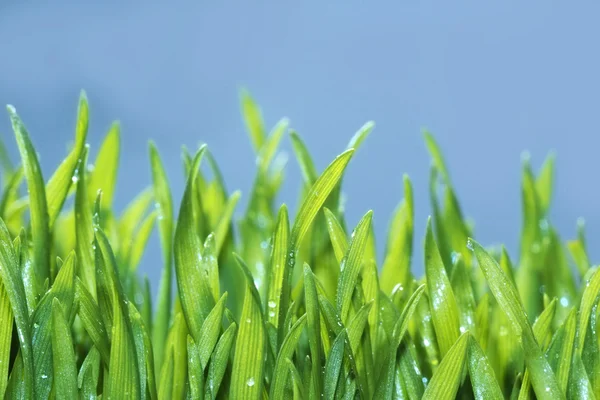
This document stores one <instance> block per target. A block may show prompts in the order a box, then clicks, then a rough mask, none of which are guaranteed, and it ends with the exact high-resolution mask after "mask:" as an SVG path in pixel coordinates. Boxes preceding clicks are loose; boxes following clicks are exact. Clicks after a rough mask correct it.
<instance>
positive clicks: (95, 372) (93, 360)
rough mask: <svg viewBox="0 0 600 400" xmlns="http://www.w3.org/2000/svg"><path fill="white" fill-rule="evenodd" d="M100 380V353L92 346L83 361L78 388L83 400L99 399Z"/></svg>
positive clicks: (78, 378)
mask: <svg viewBox="0 0 600 400" xmlns="http://www.w3.org/2000/svg"><path fill="white" fill-rule="evenodd" d="M99 378H100V353H99V352H98V349H96V348H95V347H93V346H92V348H91V349H90V351H89V352H88V354H87V356H86V357H85V359H84V360H83V364H82V365H81V369H80V370H79V375H78V377H77V386H78V387H79V393H80V398H81V399H87V400H96V399H97V398H98V389H97V388H98V380H99Z"/></svg>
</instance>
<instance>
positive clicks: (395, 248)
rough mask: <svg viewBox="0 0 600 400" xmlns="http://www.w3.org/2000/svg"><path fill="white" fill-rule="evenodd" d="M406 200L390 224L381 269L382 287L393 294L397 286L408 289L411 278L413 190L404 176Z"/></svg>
mask: <svg viewBox="0 0 600 400" xmlns="http://www.w3.org/2000/svg"><path fill="white" fill-rule="evenodd" d="M403 179H404V200H402V202H401V203H400V206H399V207H398V209H397V211H396V213H395V215H394V218H393V220H392V223H391V224H390V229H389V237H388V244H387V249H386V255H385V259H384V261H383V267H382V269H381V279H380V281H381V287H382V289H383V291H384V292H385V293H391V292H392V290H393V289H394V287H396V285H398V284H400V285H402V287H406V286H407V285H408V283H409V279H410V276H411V273H410V262H411V256H412V242H413V229H414V205H413V189H412V184H411V182H410V179H409V178H408V176H407V175H404V177H403Z"/></svg>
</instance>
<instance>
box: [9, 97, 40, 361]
mask: <svg viewBox="0 0 600 400" xmlns="http://www.w3.org/2000/svg"><path fill="white" fill-rule="evenodd" d="M7 109H8V113H9V115H10V120H11V123H12V127H13V130H14V132H15V136H16V138H17V144H18V147H19V152H20V153H21V160H22V163H23V169H24V171H25V178H26V180H27V187H28V189H29V212H30V214H31V215H30V218H31V235H32V236H33V237H35V238H36V240H35V241H34V242H33V251H34V256H33V265H34V268H35V271H36V275H37V278H38V281H39V282H43V281H44V280H45V279H46V278H49V276H50V265H49V262H50V230H49V217H48V204H47V202H46V188H45V185H44V178H43V176H42V171H41V168H40V163H39V161H38V157H37V155H36V152H35V149H34V147H33V144H32V143H31V139H30V138H29V134H28V133H27V129H26V128H25V125H23V122H22V121H21V118H19V116H18V115H17V111H16V110H15V108H14V107H13V106H8V107H7ZM25 363H26V362H25Z"/></svg>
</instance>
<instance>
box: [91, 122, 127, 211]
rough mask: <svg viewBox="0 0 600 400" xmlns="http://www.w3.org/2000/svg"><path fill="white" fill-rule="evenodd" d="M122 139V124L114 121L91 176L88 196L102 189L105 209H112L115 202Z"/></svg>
mask: <svg viewBox="0 0 600 400" xmlns="http://www.w3.org/2000/svg"><path fill="white" fill-rule="evenodd" d="M120 141H121V126H120V124H119V122H114V123H113V124H112V125H111V127H110V129H109V130H108V133H107V134H106V137H105V138H104V141H103V142H102V145H101V146H100V150H99V151H98V155H97V156H96V160H95V162H94V170H93V172H92V173H91V174H90V178H89V183H88V197H89V198H90V199H93V198H95V196H96V193H98V190H102V193H103V199H104V203H103V206H104V208H105V209H110V208H111V207H112V203H113V198H114V193H115V187H116V183H117V169H118V166H119V156H120V148H121V144H120Z"/></svg>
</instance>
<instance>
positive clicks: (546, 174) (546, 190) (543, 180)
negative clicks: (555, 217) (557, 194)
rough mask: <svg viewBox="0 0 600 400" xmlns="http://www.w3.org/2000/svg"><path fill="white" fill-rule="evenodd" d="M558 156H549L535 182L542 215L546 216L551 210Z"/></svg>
mask: <svg viewBox="0 0 600 400" xmlns="http://www.w3.org/2000/svg"><path fill="white" fill-rule="evenodd" d="M555 159H556V155H555V154H554V153H550V154H548V157H546V160H545V161H544V165H542V169H541V171H540V173H539V175H538V177H537V179H536V181H535V189H536V192H537V193H538V196H539V202H540V209H541V212H542V214H544V215H545V214H546V213H547V212H548V210H549V208H550V202H551V200H552V190H553V189H554V163H555Z"/></svg>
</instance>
